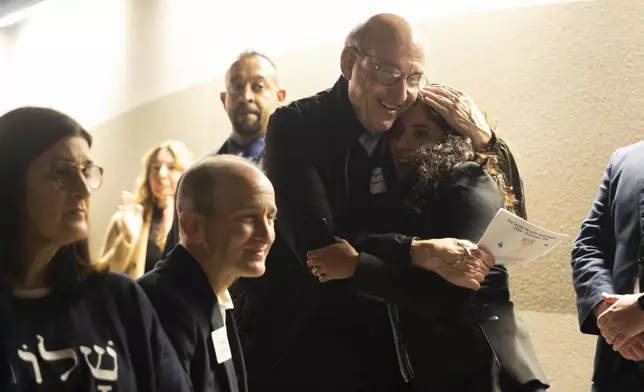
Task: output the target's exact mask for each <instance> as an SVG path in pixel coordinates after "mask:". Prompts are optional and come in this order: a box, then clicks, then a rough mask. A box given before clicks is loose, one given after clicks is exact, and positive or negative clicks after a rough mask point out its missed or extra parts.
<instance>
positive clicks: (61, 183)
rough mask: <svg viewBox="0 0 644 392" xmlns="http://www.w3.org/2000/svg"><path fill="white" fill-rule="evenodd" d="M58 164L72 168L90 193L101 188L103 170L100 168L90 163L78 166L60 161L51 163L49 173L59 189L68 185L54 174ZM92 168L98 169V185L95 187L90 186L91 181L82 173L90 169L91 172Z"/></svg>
mask: <svg viewBox="0 0 644 392" xmlns="http://www.w3.org/2000/svg"><path fill="white" fill-rule="evenodd" d="M60 164H65V165H68V166H70V167H71V166H74V167H75V169H76V171H77V173H78V174H80V175H81V177H82V178H83V181H84V182H85V184H86V185H87V187H88V188H89V189H90V190H91V191H95V190H97V189H99V188H100V187H101V185H103V173H104V171H105V170H104V169H103V167H102V166H99V165H96V164H94V163H91V162H90V163H87V164H85V165H78V164H76V163H74V162H70V161H65V160H61V161H57V162H54V163H52V164H51V167H50V172H51V175H52V177H53V179H54V181H55V182H56V184H58V186H59V187H61V188H62V187H69V183H67V182H66V181H65V180H62V179H61V178H60V175H58V174H56V170H55V168H56V166H58V165H60ZM94 168H96V169H98V174H99V181H98V184H97V185H96V186H92V184H91V181H89V178H88V176H87V175H85V172H84V170H85V169H90V170H91V169H94Z"/></svg>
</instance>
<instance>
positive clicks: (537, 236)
mask: <svg viewBox="0 0 644 392" xmlns="http://www.w3.org/2000/svg"><path fill="white" fill-rule="evenodd" d="M567 237H568V235H566V234H562V233H556V232H554V231H550V230H546V229H542V228H540V227H538V226H536V225H534V224H532V223H530V222H528V221H526V220H524V219H521V218H519V217H518V216H516V215H514V214H512V213H511V212H509V211H507V210H505V209H503V208H501V209H499V212H497V213H496V216H495V217H494V219H493V220H492V222H490V225H489V226H488V227H487V229H486V230H485V233H484V234H483V237H481V240H480V241H479V243H478V246H479V248H480V249H482V250H483V251H485V252H487V253H489V254H490V255H492V256H493V257H494V259H495V260H496V262H497V263H498V264H511V263H527V262H528V261H533V260H536V259H538V258H540V257H542V256H544V255H546V254H547V253H548V252H550V251H551V250H552V249H554V248H555V247H556V246H557V245H559V244H560V243H561V241H563V240H564V239H566V238H567Z"/></svg>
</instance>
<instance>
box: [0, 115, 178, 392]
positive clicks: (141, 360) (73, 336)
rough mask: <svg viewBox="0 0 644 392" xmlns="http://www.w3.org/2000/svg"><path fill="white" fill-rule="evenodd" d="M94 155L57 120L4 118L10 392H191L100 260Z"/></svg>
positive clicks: (152, 323)
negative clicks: (96, 257)
mask: <svg viewBox="0 0 644 392" xmlns="http://www.w3.org/2000/svg"><path fill="white" fill-rule="evenodd" d="M91 144H92V138H91V136H90V135H89V133H87V131H86V130H85V129H83V128H82V127H81V126H80V125H79V124H78V123H77V122H76V121H74V120H73V119H71V118H70V117H68V116H66V115H65V114H63V113H60V112H57V111H55V110H51V109H45V108H36V107H24V108H20V109H16V110H13V111H10V112H8V113H6V114H4V115H3V116H1V117H0V183H2V186H1V187H0V216H2V219H0V228H1V230H0V232H1V233H2V235H1V236H0V304H1V305H2V307H1V309H2V312H3V313H2V314H1V315H0V322H1V323H2V324H3V325H2V332H3V334H2V336H0V340H1V341H2V345H3V347H2V349H3V351H2V354H4V355H5V356H6V357H5V358H6V359H7V360H6V361H5V364H4V366H3V369H2V370H3V372H2V375H3V376H8V383H7V382H5V381H7V379H6V378H5V379H4V380H0V382H2V383H3V385H2V387H3V389H2V390H3V391H5V390H7V391H48V392H49V391H146V392H147V391H189V390H191V387H190V384H189V380H188V379H187V377H186V374H185V372H184V370H183V369H182V367H181V365H180V364H179V362H178V359H177V357H176V353H175V352H174V350H173V348H172V346H171V344H170V342H169V340H168V338H167V336H166V335H165V333H164V332H163V330H162V329H161V327H160V325H159V321H158V319H157V316H156V313H155V312H154V310H153V308H152V307H151V305H150V303H149V301H148V300H147V297H146V296H145V294H144V293H143V291H142V290H141V289H140V288H139V287H138V286H137V285H136V283H134V282H133V281H132V280H131V279H129V278H127V277H125V276H123V275H120V274H116V273H112V272H108V271H107V270H106V269H105V268H103V269H101V268H97V267H96V266H95V264H94V263H93V262H92V260H91V258H90V254H89V250H88V240H87V237H88V231H89V222H88V213H89V200H90V194H91V192H92V191H94V190H96V189H98V188H99V187H100V185H101V182H102V179H103V169H102V168H101V167H100V166H98V165H96V164H95V163H94V162H93V161H92V160H91V159H90V156H89V150H90V146H91Z"/></svg>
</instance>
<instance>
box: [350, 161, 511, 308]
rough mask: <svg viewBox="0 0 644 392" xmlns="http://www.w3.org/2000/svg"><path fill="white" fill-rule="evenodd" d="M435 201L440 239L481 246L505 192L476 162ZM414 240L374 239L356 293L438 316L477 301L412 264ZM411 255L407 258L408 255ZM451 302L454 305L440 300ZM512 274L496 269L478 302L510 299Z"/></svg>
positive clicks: (368, 242)
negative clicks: (360, 292)
mask: <svg viewBox="0 0 644 392" xmlns="http://www.w3.org/2000/svg"><path fill="white" fill-rule="evenodd" d="M428 191H429V196H428V197H429V198H430V199H429V200H428V201H429V202H430V203H432V204H433V206H432V210H434V211H437V213H436V214H434V218H432V221H431V222H427V224H428V225H431V226H432V227H435V229H434V230H433V232H434V233H435V235H434V236H433V237H434V238H459V239H468V240H471V241H472V242H477V241H478V240H479V239H480V237H481V236H482V235H483V232H484V231H485V229H486V228H487V225H488V224H489V223H490V221H491V220H492V218H494V215H495V214H496V212H497V211H498V209H499V208H500V207H501V206H502V200H501V196H500V194H499V190H498V188H497V187H496V185H495V184H494V182H493V181H492V179H491V178H490V177H489V176H487V174H485V172H484V171H483V169H482V168H481V167H480V166H479V165H477V164H475V163H466V164H464V165H463V166H462V167H461V168H459V170H457V171H456V172H455V173H454V174H452V175H450V176H449V177H447V178H446V179H444V180H443V181H441V182H439V183H437V184H431V185H429V186H428ZM409 242H410V241H409V240H408V239H407V237H404V236H401V235H398V234H383V235H372V236H369V237H368V238H367V239H365V240H364V241H363V242H361V243H360V244H359V246H358V247H357V249H358V250H360V251H362V252H363V253H362V254H361V256H360V261H359V263H358V267H357V268H356V273H355V275H354V282H355V285H356V288H357V289H359V290H362V291H366V292H368V293H370V294H373V295H376V296H378V297H382V298H384V299H385V300H387V301H390V302H392V303H394V304H396V305H398V306H401V307H403V308H416V309H417V310H422V311H424V312H426V311H428V309H429V308H431V310H432V311H435V312H437V313H444V312H445V311H452V310H453V311H456V312H458V311H459V310H460V309H462V307H464V306H467V305H468V304H469V302H470V300H472V299H473V298H474V291H472V290H467V289H464V288H462V287H458V286H455V285H453V284H451V283H449V282H447V281H446V280H444V279H443V278H442V277H440V276H439V275H437V274H435V273H434V272H431V271H427V270H424V269H421V268H418V267H416V266H413V265H412V264H411V262H410V261H409ZM405 252H406V253H405ZM445 296H447V297H449V298H450V306H445V302H444V301H443V300H441V299H440V298H445ZM508 296H509V294H508V286H507V275H506V271H505V268H504V267H502V266H495V267H493V269H492V271H491V272H490V275H488V278H487V279H486V281H485V282H484V285H483V287H482V288H481V290H479V292H478V293H477V297H487V299H489V300H493V299H494V298H502V299H506V298H507V297H508Z"/></svg>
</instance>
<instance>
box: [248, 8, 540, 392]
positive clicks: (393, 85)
mask: <svg viewBox="0 0 644 392" xmlns="http://www.w3.org/2000/svg"><path fill="white" fill-rule="evenodd" d="M340 60H341V63H340V65H341V70H342V76H341V77H340V78H339V79H338V81H337V82H336V84H335V85H334V86H333V87H332V88H331V89H329V90H326V91H323V92H320V93H318V94H317V95H315V96H312V97H308V98H304V99H301V100H299V101H296V102H293V103H292V104H290V105H288V106H287V107H283V108H280V109H278V110H277V111H276V112H275V113H274V114H273V115H272V117H271V119H270V122H269V126H268V133H267V139H266V149H265V157H264V168H265V170H266V172H267V175H268V177H269V178H270V180H271V181H272V182H273V184H274V187H275V193H276V201H277V204H278V208H279V209H280V217H279V219H278V220H277V222H276V232H277V234H276V241H275V244H274V246H273V249H272V250H271V253H270V254H269V257H268V259H267V273H266V275H265V276H264V277H262V278H260V279H255V280H253V281H251V280H244V279H240V280H239V281H238V282H237V286H238V287H237V289H238V291H239V292H241V295H240V297H239V299H238V303H236V304H235V309H236V312H237V317H238V320H239V326H240V329H241V330H242V335H243V340H244V342H243V344H244V355H245V358H246V363H247V370H248V377H249V380H248V381H249V389H252V388H253V387H255V388H259V389H263V390H280V391H304V390H306V391H340V392H343V391H347V392H349V391H356V392H357V391H370V392H371V391H383V392H384V391H387V392H391V391H408V390H413V389H412V386H411V384H410V383H408V381H409V379H408V377H404V374H409V372H404V371H402V370H403V369H405V368H406V366H407V364H406V361H405V358H404V356H401V355H400V352H399V351H397V350H396V347H395V346H396V344H397V343H398V340H399V337H398V336H394V335H397V334H396V326H395V324H396V320H395V319H392V318H390V314H389V313H388V310H387V307H386V304H385V302H386V298H380V297H374V296H373V295H369V294H366V293H364V292H362V291H360V290H357V289H356V285H354V283H355V282H356V280H357V279H360V280H361V281H362V283H365V282H368V284H371V285H375V286H378V288H379V289H378V290H376V291H377V292H382V291H386V290H387V289H388V288H389V286H388V285H390V284H391V281H387V280H386V279H384V280H379V279H377V278H376V276H383V275H385V276H386V275H387V274H383V273H382V271H383V269H386V270H389V269H390V270H391V274H392V275H395V274H396V268H395V267H394V268H392V263H393V264H396V263H399V264H400V265H410V264H411V263H414V264H418V265H421V264H423V262H427V261H428V260H427V259H429V258H432V259H433V260H437V259H442V258H448V254H449V253H450V252H451V253H452V254H453V253H454V252H456V253H458V254H460V253H462V252H463V250H462V249H461V247H460V246H459V245H458V244H457V242H455V243H454V245H453V247H454V249H446V248H443V249H437V248H436V246H435V245H434V243H433V242H432V241H424V240H418V239H415V238H411V237H406V236H403V235H397V234H387V235H383V236H380V237H378V238H376V236H374V235H373V234H371V233H363V232H359V230H358V228H357V227H358V226H357V225H356V222H355V220H352V217H355V215H354V214H352V212H353V211H355V210H356V209H360V208H363V207H364V201H365V199H366V197H365V196H368V195H369V194H370V193H371V194H373V193H374V192H383V188H382V182H383V178H382V172H381V171H380V172H379V171H378V169H379V168H380V160H381V158H382V155H383V154H382V145H381V136H382V135H383V133H386V132H387V131H388V130H389V129H390V128H391V127H392V125H393V124H394V121H395V120H396V119H397V118H398V117H399V116H400V115H402V114H403V113H404V112H405V111H406V110H407V109H408V108H409V107H410V106H411V105H412V104H413V103H414V101H416V99H424V101H425V102H426V103H427V104H428V105H430V106H432V107H433V108H434V109H435V110H436V111H437V112H438V113H439V114H440V115H442V116H443V117H444V118H445V120H446V121H447V122H448V123H449V124H450V126H451V127H452V128H454V129H455V130H457V131H458V132H460V133H462V134H464V135H465V136H468V137H470V138H471V140H472V142H473V143H474V145H475V146H476V147H477V148H480V149H489V150H490V151H492V152H494V153H495V154H497V155H498V156H499V159H500V161H501V166H502V167H503V169H504V173H505V175H506V178H507V182H508V183H509V184H511V185H512V186H513V189H514V193H515V196H516V198H517V200H518V201H519V203H520V205H519V208H518V210H519V211H521V214H522V215H525V209H524V207H523V205H524V203H523V192H522V185H521V180H520V178H519V175H518V170H517V168H516V164H515V162H514V159H513V157H512V154H511V153H510V151H509V149H508V148H507V146H506V145H505V144H504V143H503V142H502V141H501V140H500V139H498V138H496V136H495V135H494V133H493V132H492V131H491V129H490V127H489V126H488V124H487V122H486V121H485V117H484V116H483V115H482V113H481V112H480V110H479V109H478V108H477V107H476V106H475V104H474V103H473V102H472V101H471V99H470V98H469V97H468V96H467V95H466V94H464V93H462V92H460V91H457V90H455V89H452V88H450V87H446V86H439V85H428V84H427V79H426V77H425V76H424V62H425V54H424V51H423V49H422V47H421V46H420V45H419V44H418V43H417V42H416V41H415V37H414V36H413V34H412V29H411V26H410V25H409V23H408V22H406V21H405V20H404V19H402V18H400V17H398V16H396V15H391V14H380V15H376V16H373V17H371V18H370V19H369V20H367V21H366V22H365V23H363V24H361V25H359V26H357V27H356V28H355V29H354V30H353V31H352V32H351V33H350V34H349V35H348V37H347V39H346V42H345V47H344V50H343V51H342V54H341V57H340ZM419 96H420V97H421V98H419ZM374 211H375V212H377V211H378V210H377V209H374ZM376 215H377V214H376ZM337 237H340V238H344V239H347V240H348V241H349V242H350V243H352V244H357V243H359V242H360V241H361V240H364V239H365V238H366V237H369V238H370V240H371V242H372V243H373V241H379V240H381V247H380V248H381V252H379V253H380V254H379V255H378V256H379V257H382V259H379V258H378V257H373V256H371V255H365V257H364V258H363V257H362V256H363V255H360V260H359V262H358V266H357V270H356V273H355V276H356V278H355V279H348V280H345V281H333V282H328V283H320V281H319V279H321V277H320V272H319V271H318V270H316V269H315V268H313V269H312V270H309V269H308V267H307V253H308V252H309V251H312V250H315V249H320V248H324V247H327V246H329V245H332V244H333V243H334V242H335V241H336V240H337ZM412 248H414V249H415V250H414V251H413V252H411V249H412ZM418 250H420V251H418ZM459 252H460V253H459ZM411 254H413V255H414V256H413V257H412V256H410V255H411ZM485 257H487V258H488V260H486V261H487V262H490V260H491V261H492V263H493V260H492V258H491V256H489V255H487V254H486V255H485ZM384 259H387V262H385V261H384ZM478 262H480V263H483V261H482V260H478ZM376 269H377V270H379V271H378V273H375V270H376ZM438 275H440V274H438ZM358 276H360V278H358ZM441 276H442V275H441ZM370 277H371V278H373V279H370ZM392 279H393V277H392ZM435 282H436V286H435V287H434V286H433V287H432V290H435V293H436V295H435V298H434V303H432V304H428V306H429V308H428V312H432V309H438V308H440V307H450V306H451V305H450V304H449V302H451V301H453V300H454V296H458V295H459V294H458V293H460V292H459V291H458V290H456V289H455V288H456V286H455V285H451V284H449V283H447V280H442V279H441V278H440V277H438V276H437V279H436V281H435ZM504 284H507V280H506V281H505V283H504ZM507 312H509V313H510V317H509V319H510V320H511V325H508V326H507V330H506V331H505V332H504V333H505V334H510V335H511V336H510V338H509V340H504V341H508V342H510V344H507V345H506V347H504V348H503V349H502V350H501V351H499V363H500V365H501V366H502V367H503V370H504V371H505V373H507V374H508V377H507V379H509V380H511V381H509V382H505V384H507V385H512V388H511V389H508V388H506V389H503V390H504V391H510V390H511V391H535V390H539V389H540V388H544V387H547V385H546V382H545V377H544V376H543V374H542V372H541V369H540V367H539V364H538V361H537V359H536V356H535V355H534V352H533V350H532V347H531V344H530V341H529V338H528V337H527V333H526V332H525V331H523V330H521V327H520V326H517V325H516V323H515V317H514V313H513V310H512V309H508V310H507ZM515 354H516V355H515ZM526 354H527V355H526ZM454 366H458V364H454ZM524 386H525V387H526V388H523V387H524Z"/></svg>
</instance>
